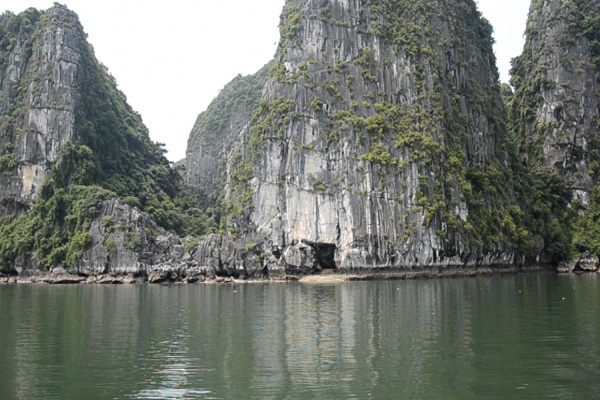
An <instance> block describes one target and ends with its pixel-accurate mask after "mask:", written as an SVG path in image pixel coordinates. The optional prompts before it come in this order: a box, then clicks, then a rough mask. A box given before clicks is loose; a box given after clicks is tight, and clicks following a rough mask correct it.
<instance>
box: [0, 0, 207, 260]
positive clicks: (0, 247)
mask: <svg viewBox="0 0 600 400" xmlns="http://www.w3.org/2000/svg"><path fill="white" fill-rule="evenodd" d="M53 26H60V27H62V28H63V29H70V30H72V31H73V32H75V33H76V34H77V35H78V36H79V38H80V43H79V46H80V47H79V49H78V50H79V53H80V64H79V66H78V76H77V87H78V91H79V92H78V93H79V96H80V99H79V104H78V107H77V108H76V109H75V110H73V112H74V117H75V136H76V139H75V140H74V141H73V142H72V143H67V144H66V145H64V146H63V148H62V149H61V157H60V158H59V162H57V163H56V164H55V165H54V166H53V167H52V169H51V171H50V172H49V173H48V175H47V176H46V181H45V183H44V185H43V188H42V191H41V193H40V195H39V199H38V200H37V202H35V204H34V205H33V206H32V208H31V209H30V210H29V211H28V212H26V213H25V214H24V215H21V216H20V217H18V218H11V217H7V218H6V219H5V220H4V224H3V225H2V227H1V228H0V229H1V230H2V236H1V237H0V266H1V267H2V268H9V267H10V266H11V263H12V262H13V260H14V259H15V257H17V256H25V255H27V254H30V253H31V252H32V251H33V252H35V255H36V258H37V261H38V262H39V264H40V265H42V266H45V267H49V266H52V265H73V264H74V263H76V262H77V261H78V259H79V258H80V257H81V255H82V254H83V251H84V249H85V248H86V247H87V246H88V245H89V240H90V237H89V233H88V231H89V228H90V224H91V221H92V219H93V218H94V217H96V214H97V213H98V211H99V210H100V207H101V203H102V201H104V200H106V199H108V198H110V197H120V198H121V199H124V201H125V202H126V203H128V204H131V205H133V206H135V207H138V208H140V209H141V210H143V211H146V212H148V213H149V214H150V216H151V217H152V218H153V219H154V221H156V222H157V223H158V224H159V225H161V226H162V227H164V228H166V229H168V230H171V231H173V232H176V233H178V234H180V235H188V234H193V235H201V234H204V233H206V232H208V231H211V230H214V229H215V225H216V223H215V222H214V221H212V220H210V218H209V217H208V216H207V215H206V214H205V213H204V211H202V210H200V209H199V208H198V206H197V203H196V201H195V200H194V198H193V196H192V194H191V193H190V191H189V190H188V189H187V188H185V187H184V185H183V181H182V177H181V175H180V173H179V172H178V171H177V170H176V169H175V168H173V167H172V166H171V165H170V163H169V161H168V160H167V159H166V157H165V156H164V153H165V151H164V149H163V145H161V144H159V143H155V142H153V141H151V140H150V138H149V135H148V131H147V129H146V127H145V126H144V125H143V123H142V120H141V117H140V116H139V114H137V113H136V112H135V111H133V110H132V109H131V107H130V106H129V105H128V104H127V99H126V97H125V95H124V94H123V93H122V92H121V91H119V90H118V88H117V84H116V82H115V80H114V78H113V77H112V76H111V75H110V74H109V73H108V71H107V69H106V68H105V67H104V66H103V65H101V64H100V63H99V62H98V61H97V60H96V58H95V56H94V52H93V49H92V47H91V46H90V45H89V44H88V43H87V41H86V40H85V38H86V35H85V33H84V31H83V28H82V27H81V25H80V23H79V20H78V18H77V16H76V15H75V14H74V13H73V12H71V11H68V10H67V9H66V8H65V7H63V6H61V5H59V4H55V6H54V8H52V9H50V10H48V11H42V12H40V11H37V10H34V9H28V10H27V11H25V12H23V13H21V14H19V15H18V16H16V15H14V14H12V13H5V14H3V15H2V16H1V17H0V33H2V36H0V64H2V63H5V62H6V60H7V54H9V53H10V51H11V50H12V48H13V47H14V45H15V43H16V40H17V38H18V40H20V41H22V42H23V43H26V46H25V47H26V48H31V47H32V46H34V44H35V43H36V42H38V41H41V40H43V34H44V33H45V32H46V30H47V29H50V28H51V27H53ZM21 57H22V58H23V61H24V62H26V63H27V68H29V69H32V68H36V65H37V64H36V63H34V62H33V61H32V60H31V58H30V57H31V51H29V52H25V54H22V55H21ZM18 122H19V121H18V120H16V119H15V120H13V122H12V123H13V125H15V126H16V124H18ZM15 126H11V127H9V128H10V130H12V129H13V128H15ZM16 127H17V128H18V126H16ZM7 129H8V128H7ZM3 131H4V127H3ZM7 138H10V136H8V137H7ZM9 144H10V143H9ZM5 147H6V146H5ZM5 150H7V151H5V153H4V155H3V156H2V157H0V168H2V170H3V171H5V172H6V171H7V170H10V169H11V168H13V167H14V165H15V164H14V163H15V161H14V155H13V154H12V152H11V151H8V150H10V149H8V148H5Z"/></svg>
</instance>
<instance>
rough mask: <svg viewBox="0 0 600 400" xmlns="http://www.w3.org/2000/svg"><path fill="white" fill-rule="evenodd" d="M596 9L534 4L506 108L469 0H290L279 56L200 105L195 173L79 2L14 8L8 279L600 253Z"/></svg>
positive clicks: (189, 277)
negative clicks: (112, 65)
mask: <svg viewBox="0 0 600 400" xmlns="http://www.w3.org/2000/svg"><path fill="white" fill-rule="evenodd" d="M597 5H598V2H597V1H594V2H587V3H586V2H582V1H575V2H568V3H562V2H555V1H553V0H544V1H535V2H534V3H533V4H532V7H531V16H530V21H529V26H528V30H527V45H526V47H525V51H524V54H523V55H522V56H521V57H519V58H518V59H516V60H515V63H514V69H513V85H514V87H515V89H516V91H515V93H514V95H512V96H511V95H510V89H508V90H504V92H503V93H504V99H505V100H506V101H507V102H508V103H510V104H509V106H510V116H511V118H508V117H507V115H508V114H507V109H506V107H505V105H504V103H503V96H502V95H501V94H500V86H499V81H498V72H497V69H496V65H495V58H494V55H493V51H492V43H493V41H492V28H491V26H490V24H489V23H488V22H487V21H486V20H485V19H484V18H482V16H481V14H480V13H479V12H478V11H477V7H476V4H475V2H474V1H473V0H411V1H408V0H287V1H286V3H285V6H284V9H283V12H282V16H281V21H280V28H281V40H280V43H279V47H278V50H277V54H276V56H275V59H274V60H272V61H271V62H269V63H268V64H267V65H265V67H264V68H262V69H261V70H260V71H259V72H258V73H257V74H255V75H251V76H245V77H243V76H238V77H236V78H235V79H234V80H233V81H232V82H231V83H230V84H228V85H227V86H226V87H225V88H224V89H223V90H222V91H221V93H220V94H219V96H218V97H217V98H216V99H215V100H214V101H213V103H212V104H211V105H210V106H209V108H208V109H207V110H206V111H205V112H203V113H201V114H200V115H199V117H198V119H197V122H196V125H195V126H194V128H193V130H192V133H191V135H190V138H189V141H188V150H187V157H186V160H185V162H184V163H182V167H181V169H180V170H179V171H178V170H177V169H176V168H175V167H174V166H173V165H170V164H169V162H168V161H167V160H166V158H165V157H164V156H163V150H162V148H161V146H160V145H158V144H156V143H153V142H152V141H151V140H150V139H149V137H148V132H147V129H146V128H145V127H144V125H143V124H142V121H141V118H140V116H139V115H138V114H137V113H135V112H134V111H133V110H132V109H131V107H130V106H129V105H128V104H127V101H126V98H125V95H124V94H123V93H121V92H120V91H119V90H118V89H117V86H116V83H115V80H114V78H112V77H111V76H110V74H108V72H107V70H106V68H105V67H103V66H102V65H101V64H100V63H99V62H98V61H97V60H96V58H95V56H94V53H93V49H92V48H91V46H90V45H89V44H88V43H87V41H86V37H85V33H84V31H83V28H82V27H81V25H80V23H79V21H78V18H77V16H76V15H75V14H74V13H73V12H72V11H70V10H68V9H67V8H66V7H64V6H61V5H59V4H55V6H54V7H52V8H51V9H49V10H47V11H37V10H34V9H29V10H27V11H25V12H24V13H21V14H19V15H15V14H12V13H4V14H3V15H2V16H1V17H0V33H1V36H0V125H1V129H2V132H1V133H2V134H1V136H0V169H1V170H2V171H1V172H2V176H0V197H1V199H2V202H1V205H2V221H1V222H2V223H1V225H0V273H2V271H4V273H18V274H20V275H30V274H34V273H36V272H37V271H42V272H43V271H52V273H51V274H50V276H55V275H56V276H57V278H50V279H51V280H56V281H63V280H64V281H81V280H85V279H88V280H90V281H94V282H95V281H98V280H100V281H104V282H114V281H123V280H124V279H126V280H128V281H135V280H149V281H153V282H162V281H172V280H184V281H189V282H192V281H197V280H204V279H206V278H215V277H238V278H245V279H252V278H269V279H287V278H289V277H292V276H298V275H302V274H310V273H315V272H318V271H320V270H322V269H338V270H341V271H345V272H350V271H356V272H360V273H362V274H369V273H375V274H378V273H381V272H390V273H396V274H397V275H395V276H413V275H415V274H431V273H432V274H433V275H456V274H463V273H468V274H470V273H476V272H477V271H482V270H483V271H487V272H489V271H494V270H498V269H500V270H502V271H506V270H519V269H521V268H528V267H532V266H556V265H558V263H559V262H561V261H563V260H566V259H569V258H572V257H574V258H576V259H579V258H583V256H585V255H586V254H588V252H589V253H590V254H594V255H598V254H600V233H596V231H597V230H598V229H597V226H598V215H600V191H598V189H597V187H596V183H597V182H596V178H595V177H596V172H595V171H596V169H597V161H596V157H597V151H598V147H597V144H596V141H597V116H598V110H597V107H598V99H597V82H596V76H597V71H598V66H597V65H596V63H597V61H598V60H596V58H597V56H596V54H597V53H596V50H597V49H596V48H597V46H598V42H597V39H596V36H595V35H597V32H598V30H597V29H595V28H594V27H595V26H596V24H597V22H596V21H597V20H598V18H597V15H598V14H597V9H598V7H597ZM545 21H552V22H553V23H554V22H556V21H558V22H559V23H556V24H551V23H549V22H545ZM576 28H577V29H580V30H575V29H576ZM573 32H575V34H574V33H573ZM505 89H506V88H505ZM183 166H185V167H183ZM541 167H544V168H541ZM182 176H183V177H184V179H185V184H184V182H183V181H182ZM595 188H596V189H595ZM574 198H577V199H578V201H573V199H574ZM586 207H587V211H585V209H586ZM588 264H594V261H593V260H592V261H591V262H590V263H588ZM588 264H586V265H588ZM65 274H66V275H65ZM63 275H64V276H63ZM363 276H364V275H363ZM378 276H381V275H378ZM125 277H127V278H125Z"/></svg>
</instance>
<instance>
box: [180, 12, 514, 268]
mask: <svg viewBox="0 0 600 400" xmlns="http://www.w3.org/2000/svg"><path fill="white" fill-rule="evenodd" d="M280 27H281V36H282V38H281V42H280V44H279V49H278V54H277V59H276V65H275V66H274V67H273V68H272V70H271V79H269V80H268V82H267V83H266V85H265V90H264V93H263V96H262V99H261V100H260V102H259V104H258V108H257V109H256V110H255V111H254V114H253V116H252V119H251V120H249V121H248V123H247V124H246V125H244V124H243V123H242V124H238V126H242V129H241V131H240V132H239V134H238V133H236V132H233V136H234V137H236V141H234V142H232V145H233V147H232V148H231V149H230V150H229V149H226V150H225V154H224V156H225V159H226V163H225V165H226V167H227V187H226V194H227V195H226V205H227V210H228V215H229V219H228V221H229V223H228V233H229V234H230V235H231V236H233V237H238V236H239V237H244V238H246V239H245V240H247V241H251V242H252V241H256V242H257V243H251V244H252V245H254V244H256V245H259V246H260V248H261V249H262V253H261V254H262V255H263V256H264V257H263V258H264V260H263V263H262V264H261V265H262V266H265V267H266V269H267V270H271V269H273V270H276V269H277V268H278V267H281V266H282V265H284V266H286V268H287V270H288V271H295V270H298V271H302V272H306V271H308V270H311V269H313V270H314V269H319V268H328V267H333V266H336V267H339V268H345V269H351V268H364V267H377V266H381V267H383V266H385V267H392V268H413V267H415V268H416V267H431V266H439V267H447V266H464V265H469V266H477V265H507V264H511V263H512V262H513V261H514V252H513V249H514V247H515V242H516V240H515V235H514V234H515V232H514V231H511V229H513V228H515V224H514V223H512V222H513V217H516V215H518V214H519V213H520V210H519V209H518V206H515V208H514V209H513V210H512V211H511V210H509V207H508V206H507V204H508V203H509V202H510V201H511V199H512V197H511V196H512V194H511V189H510V187H509V188H507V190H505V191H504V192H501V191H500V190H498V192H497V193H490V192H488V193H483V192H482V191H483V189H484V186H485V189H490V188H491V189H493V190H496V189H497V188H498V187H495V186H494V184H491V185H490V184H489V181H490V179H489V177H490V176H491V175H494V174H495V175H496V178H498V179H502V177H503V174H504V171H505V170H506V163H507V160H506V149H505V147H504V146H505V140H506V132H507V131H506V126H505V122H506V121H505V115H504V111H503V107H502V102H501V97H500V94H499V86H498V73H497V70H496V67H495V58H494V55H493V52H492V39H491V31H492V29H491V27H490V25H489V23H487V21H485V20H484V19H483V18H482V17H481V15H480V13H479V12H478V11H477V9H476V6H475V3H474V2H473V1H469V0H460V1H442V0H439V1H437V0H420V1H368V0H349V1H337V0H319V1H315V0H310V1H309V0H289V1H287V2H286V4H285V7H284V10H283V13H282V19H281V25H280ZM226 140H227V139H226V138H225V139H224V141H226ZM194 152H195V150H193V149H192V150H191V151H190V154H193V153H194ZM205 152H206V151H205ZM220 154H223V153H220ZM198 165H199V166H200V168H212V167H209V166H203V165H202V164H198ZM189 168H190V167H189V165H188V171H189ZM194 168H196V167H194ZM484 183H485V184H484ZM498 184H499V183H498ZM507 220H510V222H511V223H506V221H507ZM271 255H273V256H274V258H273V257H272V256H271ZM267 256H268V257H267ZM267 258H268V259H267Z"/></svg>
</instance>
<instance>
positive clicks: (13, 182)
mask: <svg viewBox="0 0 600 400" xmlns="http://www.w3.org/2000/svg"><path fill="white" fill-rule="evenodd" d="M61 20H63V21H65V22H66V21H68V22H69V24H70V23H72V22H73V20H72V16H71V15H69V12H68V11H67V10H66V9H63V8H60V7H55V8H53V9H51V10H50V11H48V12H47V13H40V12H39V11H37V10H34V9H29V10H27V11H26V12H24V13H23V14H21V15H19V16H15V15H12V14H4V15H2V16H1V17H0V27H1V30H2V43H1V44H0V53H2V59H1V60H0V72H1V73H0V124H1V129H2V132H1V135H2V136H1V137H0V154H1V156H0V169H1V170H2V174H1V175H0V197H1V198H2V199H4V200H5V201H12V202H15V203H17V204H21V205H29V204H30V203H31V201H32V200H35V199H36V198H37V196H38V194H39V191H40V189H41V186H42V183H43V182H44V178H45V176H46V173H47V172H48V169H49V168H50V166H51V165H52V163H54V162H55V161H56V160H57V159H58V157H59V152H60V149H61V148H62V146H63V145H64V144H65V143H67V142H70V141H72V140H73V138H74V135H75V110H76V109H77V106H78V104H79V95H78V84H80V79H78V78H79V76H80V74H79V71H78V70H79V64H80V60H81V52H80V47H81V44H80V40H81V37H80V34H79V32H78V31H77V29H75V27H74V26H72V25H71V26H70V27H69V24H67V23H59V21H61Z"/></svg>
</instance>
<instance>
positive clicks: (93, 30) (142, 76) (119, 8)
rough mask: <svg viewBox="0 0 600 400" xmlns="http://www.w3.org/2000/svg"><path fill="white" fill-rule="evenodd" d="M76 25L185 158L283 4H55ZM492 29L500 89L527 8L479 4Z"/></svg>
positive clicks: (505, 0)
mask: <svg viewBox="0 0 600 400" xmlns="http://www.w3.org/2000/svg"><path fill="white" fill-rule="evenodd" d="M53 2H54V0H2V5H0V12H1V11H4V10H10V11H13V12H15V13H18V12H21V11H23V10H24V9H26V8H27V7H35V8H38V9H47V8H49V7H51V6H52V4H53ZM59 2H60V3H63V4H66V5H67V6H68V7H69V8H70V9H72V10H74V11H75V12H76V13H77V14H78V15H79V17H80V19H81V22H82V24H83V27H84V29H85V31H86V32H87V33H88V36H89V37H88V39H89V41H90V42H91V43H92V45H93V46H94V48H95V50H96V56H97V58H98V59H99V60H100V61H101V62H102V63H104V64H105V65H106V66H107V67H108V69H109V71H110V72H111V73H112V75H113V76H114V77H115V78H116V80H117V82H118V84H119V88H120V89H121V90H122V91H123V92H124V93H125V95H126V96H127V98H128V101H129V103H130V104H131V106H132V107H133V108H134V109H135V110H137V111H138V112H139V113H140V114H141V115H142V118H143V120H144V123H145V124H146V125H147V126H148V128H149V130H150V136H151V137H152V139H153V140H155V141H158V142H161V143H165V144H166V148H167V150H168V151H169V153H168V154H167V157H168V158H169V159H170V160H171V161H178V160H180V159H182V158H183V157H185V148H186V145H187V138H188V135H189V133H190V131H191V129H192V127H193V125H194V122H195V121H196V117H197V116H198V114H199V113H200V112H201V111H203V110H205V109H206V107H207V106H208V104H209V103H210V102H211V100H212V99H213V98H214V97H215V96H216V95H217V94H218V92H219V90H220V89H221V88H222V87H223V86H224V85H225V84H226V83H227V82H229V81H230V80H231V79H233V78H234V77H235V76H236V75H237V74H239V73H241V74H243V75H247V74H251V73H254V72H256V71H257V70H258V69H260V67H262V66H263V65H264V64H266V63H267V62H268V61H269V60H270V59H271V58H272V57H273V55H274V54H275V50H276V47H277V46H276V42H277V41H278V40H279V30H278V24H279V14H280V12H281V8H282V7H283V4H284V0H253V1H249V0H212V1H209V0H170V1H168V2H157V1H143V0H103V1H90V0H61V1H59ZM477 2H478V3H479V8H480V10H481V12H482V13H483V14H484V16H485V17H486V18H487V19H488V20H490V22H491V23H492V25H494V29H495V38H496V55H497V57H498V68H499V70H500V74H501V80H502V81H503V82H507V81H508V70H509V68H510V59H511V58H513V57H515V56H517V55H519V54H520V53H521V50H522V48H523V32H524V31H525V22H526V19H527V11H528V9H529V1H528V0H501V1H499V0H478V1H477Z"/></svg>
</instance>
